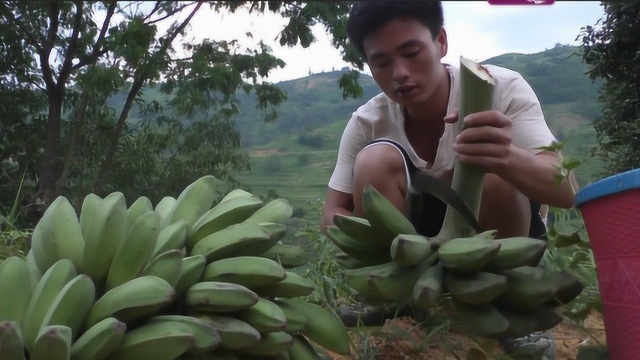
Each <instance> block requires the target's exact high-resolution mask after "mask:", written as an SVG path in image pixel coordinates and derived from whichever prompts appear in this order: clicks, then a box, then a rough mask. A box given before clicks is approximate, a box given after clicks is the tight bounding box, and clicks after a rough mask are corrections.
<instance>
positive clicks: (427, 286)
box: [411, 261, 444, 310]
mask: <svg viewBox="0 0 640 360" xmlns="http://www.w3.org/2000/svg"><path fill="white" fill-rule="evenodd" d="M443 283H444V269H443V268H442V263H441V262H439V261H438V262H436V263H434V264H431V265H430V266H428V267H426V268H425V269H423V270H422V273H421V274H420V276H419V277H418V280H416V284H415V285H414V287H413V292H412V297H411V298H412V299H413V302H414V303H415V304H416V306H418V307H419V308H421V309H424V310H429V309H431V308H433V307H434V306H435V305H437V304H438V302H439V301H440V295H441V294H442V287H443Z"/></svg>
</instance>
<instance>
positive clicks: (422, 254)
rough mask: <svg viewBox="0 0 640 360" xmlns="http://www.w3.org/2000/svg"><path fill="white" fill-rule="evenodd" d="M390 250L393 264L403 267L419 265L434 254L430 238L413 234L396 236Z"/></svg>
mask: <svg viewBox="0 0 640 360" xmlns="http://www.w3.org/2000/svg"><path fill="white" fill-rule="evenodd" d="M389 250H390V252H391V259H393V262H395V263H396V264H398V265H403V266H414V265H418V264H419V263H420V262H422V261H424V260H426V259H427V258H428V257H429V256H430V255H431V254H432V253H433V250H432V244H431V242H430V241H429V238H427V237H426V236H422V235H412V234H400V235H398V236H396V237H395V238H394V239H393V241H392V242H391V248H390V249H389Z"/></svg>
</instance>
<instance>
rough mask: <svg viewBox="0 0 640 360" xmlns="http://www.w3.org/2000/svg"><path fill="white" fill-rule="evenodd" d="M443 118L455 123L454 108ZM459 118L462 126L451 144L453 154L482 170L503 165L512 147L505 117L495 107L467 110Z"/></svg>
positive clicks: (508, 157) (492, 170)
mask: <svg viewBox="0 0 640 360" xmlns="http://www.w3.org/2000/svg"><path fill="white" fill-rule="evenodd" d="M444 120H445V122H447V123H455V122H456V121H457V120H458V110H456V111H455V112H454V113H452V114H450V115H447V117H445V119H444ZM463 121H464V125H463V130H462V131H461V132H460V134H458V135H457V136H456V139H455V142H454V144H453V150H454V152H455V155H456V158H457V159H458V160H460V161H461V162H463V163H465V164H469V165H474V166H478V167H480V168H482V169H484V170H485V171H486V172H493V173H497V172H500V170H501V169H504V168H505V167H507V166H508V164H509V159H510V155H511V153H512V150H513V149H512V145H511V121H510V120H509V118H507V116H506V115H504V114H502V113H500V112H499V111H495V110H490V111H481V112H477V113H473V114H469V115H467V116H466V117H465V118H464V119H463Z"/></svg>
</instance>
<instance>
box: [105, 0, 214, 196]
mask: <svg viewBox="0 0 640 360" xmlns="http://www.w3.org/2000/svg"><path fill="white" fill-rule="evenodd" d="M201 6H202V2H198V4H197V5H196V7H195V8H194V9H193V10H192V11H191V13H190V14H189V16H187V18H186V19H185V20H184V21H183V22H182V24H180V26H178V27H177V28H176V30H175V31H174V32H173V33H172V34H170V35H169V37H168V38H167V41H165V42H164V43H163V44H162V47H161V48H160V49H159V50H158V51H156V53H155V54H154V55H153V56H162V54H163V53H166V51H167V49H168V48H169V46H170V45H171V43H172V42H173V40H174V39H175V38H176V37H177V36H178V34H179V33H180V32H181V31H182V30H183V29H184V28H185V27H186V26H187V24H189V22H190V21H191V19H192V18H193V17H194V16H195V14H196V13H197V12H198V10H199V9H200V7H201ZM147 77H148V74H147V71H146V69H145V68H144V67H139V68H138V69H137V70H136V72H135V74H134V80H133V84H131V89H130V90H129V94H128V95H127V99H126V101H125V103H124V105H123V107H122V111H121V112H120V116H119V117H118V121H117V123H116V128H115V129H114V132H113V134H112V136H111V140H110V143H109V148H108V149H107V153H106V154H105V158H104V161H103V162H102V165H101V167H100V173H99V174H98V178H97V179H96V182H95V183H94V189H93V190H94V192H96V193H98V194H99V193H101V192H102V190H103V189H104V186H105V184H106V182H107V178H108V177H109V174H110V173H111V166H112V164H113V158H114V156H115V153H116V151H117V149H118V143H119V142H120V136H121V134H122V129H123V128H124V125H125V123H126V121H127V118H128V117H129V111H130V110H131V107H132V106H133V101H134V100H135V98H136V96H137V94H138V92H139V91H140V89H141V88H142V85H144V82H145V81H146V80H147Z"/></svg>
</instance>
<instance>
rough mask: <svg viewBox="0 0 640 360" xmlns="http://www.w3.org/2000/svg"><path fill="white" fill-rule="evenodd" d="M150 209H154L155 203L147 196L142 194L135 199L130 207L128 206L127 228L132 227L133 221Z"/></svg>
mask: <svg viewBox="0 0 640 360" xmlns="http://www.w3.org/2000/svg"><path fill="white" fill-rule="evenodd" d="M149 211H153V204H152V203H151V200H149V198H148V197H146V196H140V197H139V198H137V199H136V201H134V202H133V203H132V204H131V205H130V206H129V208H127V212H126V214H127V216H126V217H127V229H130V228H131V226H132V225H133V223H134V222H135V221H136V220H138V218H139V217H140V216H142V215H143V214H145V213H148V212H149Z"/></svg>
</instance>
